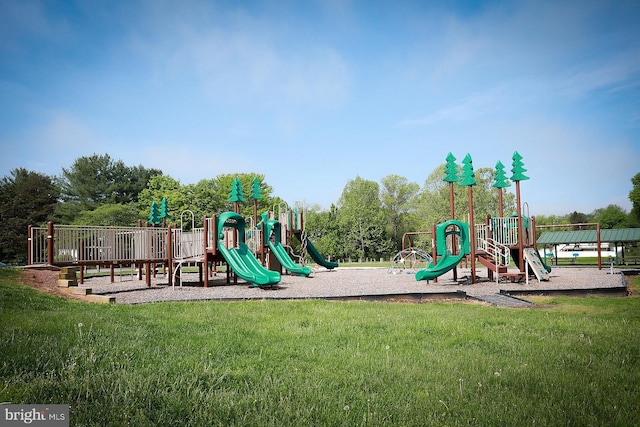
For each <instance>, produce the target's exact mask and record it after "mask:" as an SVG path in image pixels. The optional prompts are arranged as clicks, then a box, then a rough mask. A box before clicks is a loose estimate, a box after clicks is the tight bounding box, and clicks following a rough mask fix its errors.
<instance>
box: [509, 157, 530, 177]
mask: <svg viewBox="0 0 640 427" xmlns="http://www.w3.org/2000/svg"><path fill="white" fill-rule="evenodd" d="M512 158H513V168H511V172H513V175H511V180H512V181H524V180H527V179H529V177H528V176H526V175H525V174H524V173H525V172H526V171H527V170H526V169H525V168H524V163H522V156H521V155H520V154H519V153H518V152H517V151H516V152H514V153H513V157H512Z"/></svg>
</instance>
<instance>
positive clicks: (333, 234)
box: [305, 204, 346, 260]
mask: <svg viewBox="0 0 640 427" xmlns="http://www.w3.org/2000/svg"><path fill="white" fill-rule="evenodd" d="M305 232H306V233H307V235H308V236H309V238H310V239H311V241H312V242H313V245H314V246H315V247H316V249H318V251H319V252H320V253H321V254H322V256H323V257H325V258H327V259H330V260H337V259H341V258H344V257H345V256H346V253H345V251H344V249H343V233H342V232H341V229H340V224H339V223H338V209H337V208H336V206H335V205H333V204H332V205H331V207H330V208H329V210H327V211H322V210H320V209H319V208H318V207H310V208H308V209H307V222H306V225H305Z"/></svg>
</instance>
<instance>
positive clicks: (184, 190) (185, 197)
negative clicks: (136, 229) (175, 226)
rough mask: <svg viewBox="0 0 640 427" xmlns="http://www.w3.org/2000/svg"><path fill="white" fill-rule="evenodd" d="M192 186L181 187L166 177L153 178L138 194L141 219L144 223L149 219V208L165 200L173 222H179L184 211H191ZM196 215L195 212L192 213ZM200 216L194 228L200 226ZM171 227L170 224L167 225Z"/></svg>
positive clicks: (177, 182) (196, 219)
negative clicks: (173, 214)
mask: <svg viewBox="0 0 640 427" xmlns="http://www.w3.org/2000/svg"><path fill="white" fill-rule="evenodd" d="M193 193H194V186H193V185H181V184H180V182H179V181H177V180H176V179H174V178H172V177H170V176H166V175H156V176H153V177H152V178H151V179H150V180H149V183H148V184H147V188H145V189H144V190H142V191H141V192H140V196H139V200H140V202H139V204H140V208H141V210H140V212H139V215H140V217H141V218H144V219H145V221H146V220H147V219H148V218H149V214H150V210H149V209H150V206H151V204H152V203H153V202H154V201H156V200H162V199H167V204H168V205H169V206H171V207H172V209H173V211H174V213H175V218H173V219H174V220H175V221H179V219H180V215H181V214H182V212H184V211H185V210H187V209H188V210H193V203H192V201H193ZM194 215H196V212H194ZM201 218H202V215H200V216H196V217H195V223H196V227H200V226H202V224H201V223H202V219H201ZM167 225H171V224H167Z"/></svg>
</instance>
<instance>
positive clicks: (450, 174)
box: [442, 153, 460, 184]
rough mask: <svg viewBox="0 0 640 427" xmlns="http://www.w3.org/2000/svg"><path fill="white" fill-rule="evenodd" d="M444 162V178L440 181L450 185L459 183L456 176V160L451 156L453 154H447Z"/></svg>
mask: <svg viewBox="0 0 640 427" xmlns="http://www.w3.org/2000/svg"><path fill="white" fill-rule="evenodd" d="M446 160H447V163H446V164H445V166H444V174H445V177H444V178H443V179H442V180H443V181H444V182H448V183H450V184H452V183H454V182H458V181H460V177H459V176H458V165H457V164H456V158H455V157H454V156H453V154H451V153H449V154H448V155H447V159H446Z"/></svg>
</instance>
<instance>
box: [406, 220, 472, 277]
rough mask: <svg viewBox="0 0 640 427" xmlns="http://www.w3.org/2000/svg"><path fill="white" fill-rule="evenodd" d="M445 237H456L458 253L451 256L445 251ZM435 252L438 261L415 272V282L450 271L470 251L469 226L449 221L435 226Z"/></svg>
mask: <svg viewBox="0 0 640 427" xmlns="http://www.w3.org/2000/svg"><path fill="white" fill-rule="evenodd" d="M447 236H457V237H458V240H459V244H460V253H458V254H456V255H452V254H451V253H450V252H449V251H447ZM436 242H437V245H436V252H437V253H438V254H439V255H440V259H438V260H437V263H436V264H435V265H434V262H433V261H431V263H429V265H428V266H427V268H425V269H424V270H420V271H418V272H416V280H433V279H435V278H436V277H439V276H442V275H443V274H445V273H446V272H448V271H449V270H452V269H453V268H454V267H455V266H456V265H458V263H459V262H460V261H462V259H463V258H464V257H465V255H468V254H469V253H470V252H471V251H470V248H469V224H467V223H465V222H462V221H457V220H455V219H450V220H449V221H446V222H443V223H442V224H438V225H437V226H436Z"/></svg>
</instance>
